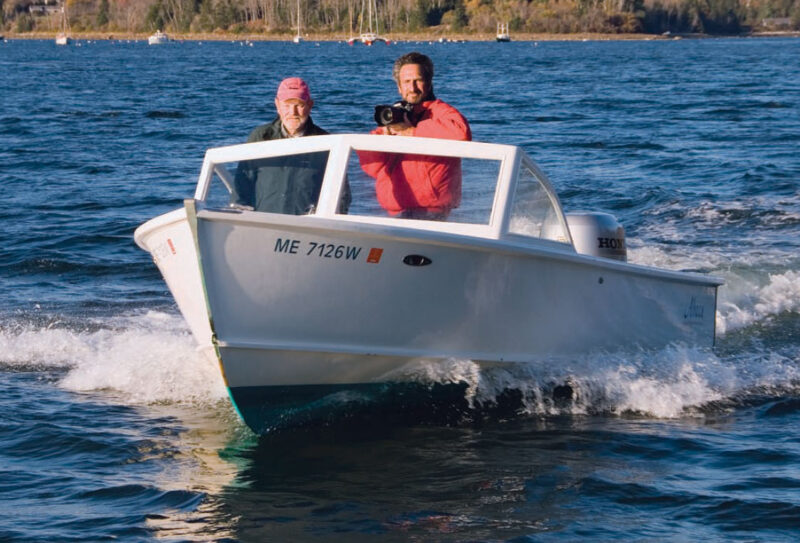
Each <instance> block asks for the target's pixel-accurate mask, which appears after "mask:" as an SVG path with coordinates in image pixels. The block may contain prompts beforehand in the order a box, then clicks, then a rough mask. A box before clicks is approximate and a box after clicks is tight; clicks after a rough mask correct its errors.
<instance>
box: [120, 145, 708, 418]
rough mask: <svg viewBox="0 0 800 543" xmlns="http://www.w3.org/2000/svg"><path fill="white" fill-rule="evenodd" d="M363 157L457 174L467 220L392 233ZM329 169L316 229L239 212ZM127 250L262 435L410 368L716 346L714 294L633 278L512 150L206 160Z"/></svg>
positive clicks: (395, 224)
mask: <svg viewBox="0 0 800 543" xmlns="http://www.w3.org/2000/svg"><path fill="white" fill-rule="evenodd" d="M361 151H373V152H374V151H377V152H384V153H396V154H398V155H407V154H413V155H425V156H428V157H430V158H435V157H457V160H460V162H461V170H462V183H463V196H462V202H461V205H460V206H459V207H458V208H456V209H454V210H453V211H452V213H451V214H450V215H449V217H448V218H447V220H446V221H426V220H414V219H402V218H398V217H391V216H388V215H387V214H386V213H385V212H384V211H383V210H382V209H381V208H380V206H379V205H378V203H377V200H376V196H375V189H374V181H373V179H371V178H370V177H368V176H367V175H366V174H365V173H364V172H363V170H362V169H361V167H360V165H359V160H358V153H359V152H361ZM320 158H321V159H322V162H321V163H322V164H323V166H324V172H323V171H322V170H320V171H319V175H320V176H322V175H324V180H323V183H322V188H321V191H320V193H319V197H318V199H317V200H316V206H314V208H313V210H312V211H311V212H310V213H308V214H306V215H284V214H277V213H267V212H261V211H257V210H252V209H247V208H242V207H241V206H240V207H231V205H229V202H230V201H231V197H230V194H231V191H232V190H233V187H234V186H235V184H236V176H237V173H238V172H240V171H242V170H241V169H242V168H245V169H246V168H261V167H274V164H275V162H274V161H276V160H277V161H279V163H280V164H282V165H284V166H285V165H286V164H293V165H296V166H297V167H304V168H305V167H310V165H311V164H314V163H315V161H317V163H318V161H319V159H320ZM287 161H288V162H287ZM270 164H273V166H270ZM345 183H347V186H349V189H350V193H351V194H352V203H351V204H350V206H349V210H347V211H346V214H345V212H344V207H346V206H343V205H342V201H341V200H342V195H343V194H345V193H346V190H345V189H344V188H343V187H345ZM135 240H136V243H137V244H138V245H139V246H140V247H141V248H143V249H145V250H146V251H149V252H150V253H151V254H152V256H153V259H154V260H155V263H156V265H157V266H158V268H159V270H160V271H161V273H162V275H163V276H164V279H165V281H166V283H167V285H168V286H169V288H170V290H171V292H172V294H173V296H174V298H175V301H176V302H177V305H178V307H179V308H180V310H181V312H182V314H183V316H184V317H185V319H186V321H187V322H188V324H189V327H190V329H191V331H192V333H193V335H194V337H195V338H196V340H197V342H198V344H199V347H200V349H201V350H202V352H204V353H206V355H207V356H209V357H210V358H211V359H213V360H215V361H218V362H219V365H220V368H221V370H222V372H223V375H224V379H225V382H226V385H227V386H228V388H229V391H230V396H231V399H232V401H233V403H234V405H235V406H236V408H237V410H238V412H239V413H240V415H241V416H242V418H243V419H244V421H245V422H246V423H247V424H248V425H249V426H250V428H252V429H253V430H254V431H255V432H257V433H263V432H267V431H269V430H270V429H271V428H274V427H275V425H276V424H278V421H279V420H280V419H281V418H282V417H283V416H284V415H285V412H283V411H282V410H285V409H286V408H287V406H289V405H291V407H292V408H295V407H297V405H298V402H320V401H323V399H324V398H326V397H328V396H330V395H335V394H340V393H342V392H343V391H357V390H358V389H359V388H360V387H368V386H371V385H375V384H376V383H377V384H386V383H398V382H401V383H402V382H404V381H405V380H413V378H412V377H411V375H412V374H410V373H408V371H409V370H408V368H410V367H412V366H414V365H415V364H419V363H425V364H434V365H435V364H441V363H446V361H448V360H453V359H457V360H472V361H474V362H476V363H477V364H479V365H481V366H483V365H487V366H494V365H497V364H514V363H529V364H530V363H533V364H535V363H537V361H540V362H541V363H550V364H552V360H551V361H550V362H544V360H545V358H546V357H552V356H562V355H566V356H571V355H575V354H579V353H589V352H592V351H597V350H614V351H616V350H620V349H623V348H627V347H632V348H645V349H647V348H659V347H662V346H664V345H666V344H669V343H671V342H683V343H686V344H692V345H699V346H705V347H711V346H712V345H713V343H714V333H715V313H716V296H717V287H718V286H719V285H720V284H721V283H722V282H721V281H720V280H719V279H717V278H714V277H710V276H706V275H703V274H699V273H689V272H680V271H672V270H663V269H656V268H652V267H647V266H642V265H637V264H632V263H628V262H627V261H626V255H625V240H624V230H623V229H622V228H621V227H620V226H619V225H618V224H617V223H616V221H615V220H614V219H613V217H611V216H610V215H607V214H602V213H577V214H569V215H565V214H564V213H563V211H562V209H561V205H560V202H559V199H558V196H557V194H556V192H555V191H554V190H553V187H552V186H551V184H550V182H549V181H548V180H547V178H546V177H545V175H544V174H543V173H542V172H541V171H540V170H539V168H538V167H537V166H536V165H535V164H534V162H533V161H532V160H531V159H530V158H529V157H528V156H527V155H526V154H525V152H523V151H522V150H521V149H520V148H518V147H515V146H510V145H497V144H488V143H477V142H460V141H451V140H436V139H430V138H413V137H412V138H407V137H400V136H395V137H391V138H389V137H382V136H372V135H330V136H313V137H305V138H292V139H283V140H276V141H266V142H259V143H251V144H243V145H234V146H230V147H222V148H216V149H209V150H208V151H207V152H206V156H205V160H204V162H203V166H202V170H201V172H200V178H199V181H198V185H197V189H196V192H195V194H194V198H192V199H187V200H185V202H184V207H182V208H180V209H176V210H174V211H172V212H169V213H166V214H165V215H161V216H159V217H156V218H154V219H151V220H150V221H148V222H146V223H144V224H143V225H141V226H140V227H139V228H138V229H137V230H136V233H135ZM287 398H291V402H290V401H289V400H287Z"/></svg>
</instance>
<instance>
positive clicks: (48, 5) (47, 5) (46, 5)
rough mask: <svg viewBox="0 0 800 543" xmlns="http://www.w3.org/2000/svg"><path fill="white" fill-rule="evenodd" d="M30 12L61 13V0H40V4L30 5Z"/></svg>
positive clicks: (40, 13) (39, 14)
mask: <svg viewBox="0 0 800 543" xmlns="http://www.w3.org/2000/svg"><path fill="white" fill-rule="evenodd" d="M28 12H29V13H30V14H31V15H38V16H42V15H52V14H54V13H61V2H59V1H58V0H39V3H38V4H31V5H30V6H28Z"/></svg>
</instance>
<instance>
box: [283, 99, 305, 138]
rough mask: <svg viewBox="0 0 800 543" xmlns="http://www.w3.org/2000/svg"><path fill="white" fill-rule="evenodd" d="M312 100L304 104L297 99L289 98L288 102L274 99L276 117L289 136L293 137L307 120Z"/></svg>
mask: <svg viewBox="0 0 800 543" xmlns="http://www.w3.org/2000/svg"><path fill="white" fill-rule="evenodd" d="M313 105H314V101H313V100H309V101H308V102H305V101H303V100H300V99H299V98H289V99H288V100H278V99H277V98H276V99H275V107H276V108H277V109H278V116H279V117H280V118H281V122H282V123H283V126H284V127H285V128H286V131H287V132H288V133H289V135H290V136H293V135H294V134H295V133H296V132H297V131H298V130H300V128H302V126H303V125H304V124H306V121H307V120H308V116H309V115H310V114H311V106H313Z"/></svg>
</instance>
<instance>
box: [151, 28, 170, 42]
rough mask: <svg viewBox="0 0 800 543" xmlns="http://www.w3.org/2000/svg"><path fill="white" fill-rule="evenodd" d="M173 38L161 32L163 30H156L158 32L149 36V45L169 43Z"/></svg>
mask: <svg viewBox="0 0 800 543" xmlns="http://www.w3.org/2000/svg"><path fill="white" fill-rule="evenodd" d="M170 41H171V40H170V38H169V36H168V35H167V34H165V33H164V32H161V30H156V33H155V34H153V35H152V36H150V37H149V38H147V44H148V45H161V44H164V43H169V42H170Z"/></svg>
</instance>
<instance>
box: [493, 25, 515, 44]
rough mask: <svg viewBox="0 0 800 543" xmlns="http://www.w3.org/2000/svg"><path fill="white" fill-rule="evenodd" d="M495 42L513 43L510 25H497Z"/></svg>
mask: <svg viewBox="0 0 800 543" xmlns="http://www.w3.org/2000/svg"><path fill="white" fill-rule="evenodd" d="M495 40H496V41H499V42H509V41H511V35H510V34H509V33H508V23H497V34H496V36H495Z"/></svg>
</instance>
